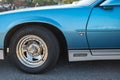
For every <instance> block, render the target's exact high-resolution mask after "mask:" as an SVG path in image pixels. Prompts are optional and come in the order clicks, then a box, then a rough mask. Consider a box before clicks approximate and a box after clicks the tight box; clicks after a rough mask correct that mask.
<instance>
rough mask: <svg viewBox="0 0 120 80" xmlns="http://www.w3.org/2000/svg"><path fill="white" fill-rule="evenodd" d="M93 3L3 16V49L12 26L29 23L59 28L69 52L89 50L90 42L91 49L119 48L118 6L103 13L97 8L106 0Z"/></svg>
mask: <svg viewBox="0 0 120 80" xmlns="http://www.w3.org/2000/svg"><path fill="white" fill-rule="evenodd" d="M86 1H88V2H89V0H86ZM93 1H94V2H93V3H91V4H89V5H86V4H82V3H81V2H79V3H78V4H68V5H59V6H46V7H38V8H28V9H21V10H15V11H8V12H3V13H0V48H3V46H4V40H5V36H6V34H7V33H8V32H9V31H10V30H11V29H12V28H13V27H15V26H16V25H19V24H23V23H29V22H42V23H47V24H51V25H53V26H54V27H56V28H58V29H59V30H60V31H61V32H62V33H63V34H64V36H65V39H66V41H67V46H68V49H88V48H89V46H88V43H89V45H90V48H119V45H118V44H117V43H119V41H116V38H118V37H119V29H120V26H119V20H120V15H119V13H120V8H119V6H116V7H114V8H113V10H103V9H102V8H101V7H96V5H98V4H99V3H101V2H102V1H103V0H93ZM104 5H105V4H104ZM91 12H92V13H91ZM104 20H105V21H106V22H105V21H104ZM16 27H18V26H16ZM81 33H82V35H81ZM108 35H111V36H110V37H108ZM108 39H110V40H109V42H107V40H108ZM87 40H88V42H87ZM117 40H119V39H117ZM99 41H102V42H99ZM106 42H107V43H106ZM110 43H111V44H110Z"/></svg>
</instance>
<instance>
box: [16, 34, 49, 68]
mask: <svg viewBox="0 0 120 80" xmlns="http://www.w3.org/2000/svg"><path fill="white" fill-rule="evenodd" d="M16 53H17V57H18V59H19V61H20V62H21V63H22V64H24V65H25V66H27V67H31V68H35V67H39V66H41V65H42V64H44V63H45V61H46V60H47V57H48V48H47V45H46V43H45V42H44V41H43V40H42V39H41V38H40V37H38V36H36V35H27V36H24V37H23V38H21V39H20V40H19V42H18V44H17V47H16Z"/></svg>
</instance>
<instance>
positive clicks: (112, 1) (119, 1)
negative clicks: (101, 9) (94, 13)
mask: <svg viewBox="0 0 120 80" xmlns="http://www.w3.org/2000/svg"><path fill="white" fill-rule="evenodd" d="M102 5H120V0H106V1H105V2H103V3H102Z"/></svg>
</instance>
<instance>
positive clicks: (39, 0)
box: [1, 0, 79, 6]
mask: <svg viewBox="0 0 120 80" xmlns="http://www.w3.org/2000/svg"><path fill="white" fill-rule="evenodd" d="M20 1H22V2H23V1H24V4H25V5H26V6H35V4H39V6H44V5H54V4H57V3H58V2H61V3H63V4H69V3H72V2H73V1H79V0H20ZM15 2H16V0H2V2H1V3H11V4H12V3H13V4H15Z"/></svg>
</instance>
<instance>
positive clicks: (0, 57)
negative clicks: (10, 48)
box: [0, 49, 4, 60]
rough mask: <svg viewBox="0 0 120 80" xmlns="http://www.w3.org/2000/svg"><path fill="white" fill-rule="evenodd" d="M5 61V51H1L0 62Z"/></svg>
mask: <svg viewBox="0 0 120 80" xmlns="http://www.w3.org/2000/svg"><path fill="white" fill-rule="evenodd" d="M3 59H4V53H3V50H1V49H0V60H3Z"/></svg>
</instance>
